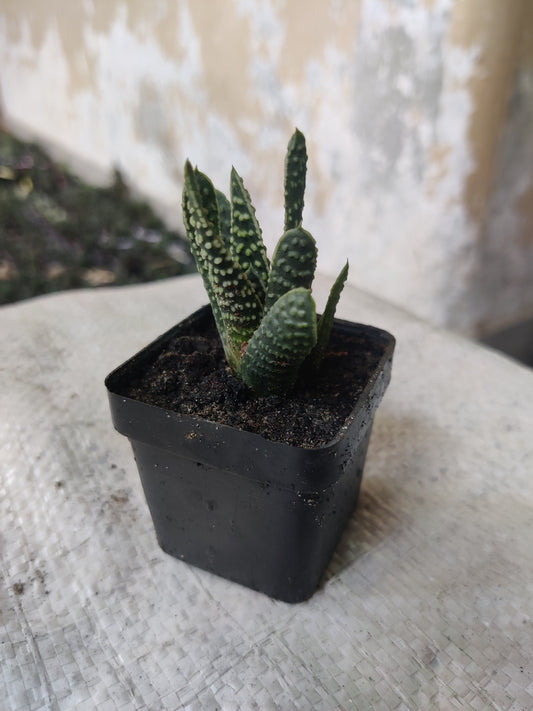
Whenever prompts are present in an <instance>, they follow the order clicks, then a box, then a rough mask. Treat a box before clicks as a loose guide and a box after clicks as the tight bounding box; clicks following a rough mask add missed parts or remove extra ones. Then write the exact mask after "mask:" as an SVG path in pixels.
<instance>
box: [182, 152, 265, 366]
mask: <svg viewBox="0 0 533 711" xmlns="http://www.w3.org/2000/svg"><path fill="white" fill-rule="evenodd" d="M183 205H184V215H185V226H186V230H187V236H188V238H189V241H190V246H191V252H192V254H193V256H194V259H195V261H196V264H197V266H198V270H199V272H200V274H201V275H202V278H203V280H204V285H205V288H206V291H207V294H208V296H209V300H210V301H211V306H212V309H213V315H214V317H215V321H216V324H217V328H218V331H219V333H220V337H221V340H222V344H223V347H224V351H225V353H226V358H227V360H228V362H229V364H230V365H231V366H232V367H233V368H236V367H237V363H238V361H239V358H240V351H241V346H242V344H243V343H245V342H247V341H248V340H249V338H250V337H251V335H252V334H253V333H254V331H255V330H256V328H257V326H258V325H259V323H260V321H261V316H262V312H263V305H262V302H261V300H260V299H259V298H258V296H257V294H256V292H255V289H254V287H253V285H252V284H251V283H250V281H249V280H248V278H247V277H246V275H245V274H244V273H243V271H242V269H241V268H240V266H239V265H238V264H236V263H235V262H234V260H233V258H232V256H231V254H230V253H229V251H228V250H227V248H226V246H225V244H224V241H223V239H222V237H221V235H220V222H219V217H218V207H217V198H216V193H215V189H214V188H213V186H212V184H211V182H210V181H209V179H208V178H207V177H206V176H205V175H203V174H202V173H200V172H199V171H198V170H193V168H192V166H191V165H190V163H187V164H186V167H185V186H184V195H183Z"/></svg>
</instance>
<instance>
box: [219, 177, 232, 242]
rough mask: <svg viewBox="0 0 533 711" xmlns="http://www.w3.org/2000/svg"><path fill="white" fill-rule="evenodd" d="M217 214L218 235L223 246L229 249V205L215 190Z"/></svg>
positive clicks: (226, 199)
mask: <svg viewBox="0 0 533 711" xmlns="http://www.w3.org/2000/svg"><path fill="white" fill-rule="evenodd" d="M215 192H216V196H217V204H218V214H219V218H220V234H221V236H222V239H223V240H224V244H225V245H226V247H228V248H229V246H230V241H231V205H230V201H229V200H228V198H227V197H226V196H225V195H224V193H223V192H222V191H221V190H216V191H215Z"/></svg>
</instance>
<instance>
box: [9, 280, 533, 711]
mask: <svg viewBox="0 0 533 711" xmlns="http://www.w3.org/2000/svg"><path fill="white" fill-rule="evenodd" d="M329 282H330V279H324V280H322V279H320V280H319V283H318V287H317V289H316V290H315V295H316V298H317V302H318V306H319V308H320V306H321V305H323V304H324V301H325V294H326V290H327V287H328V285H329ZM205 301H206V298H205V295H204V292H203V288H202V286H201V283H200V281H199V278H198V277H196V276H194V277H183V278H179V279H174V280H170V281H167V282H160V283H157V284H151V285H147V286H139V287H131V288H129V287H128V288H122V289H105V290H98V291H86V292H70V293H64V294H61V295H54V296H49V297H44V298H41V299H37V300H34V301H31V302H25V303H21V304H18V305H15V306H9V307H4V308H3V309H0V332H1V333H2V339H1V343H0V368H1V369H2V376H3V378H2V381H3V384H4V385H3V388H2V389H1V392H0V403H1V411H2V413H3V418H2V426H1V430H0V465H1V470H2V476H1V480H0V481H1V494H0V519H1V521H2V564H1V565H2V568H1V570H2V576H3V580H4V585H3V586H2V588H1V591H0V606H1V610H2V616H1V617H0V629H1V630H2V631H1V652H2V660H3V663H2V674H0V693H1V696H2V698H3V699H4V700H5V701H4V704H5V708H6V709H10V710H11V709H12V710H15V709H25V710H26V709H27V710H31V709H35V710H36V709H42V708H49V709H74V708H83V709H92V708H94V709H99V710H102V709H103V710H104V711H107V710H108V709H129V708H136V709H159V708H161V709H178V708H180V709H181V708H183V709H191V710H192V709H194V710H198V709H215V708H221V709H234V708H235V709H250V708H254V703H255V704H257V707H258V708H261V709H309V708H313V709H320V710H324V711H329V710H332V709H338V708H358V709H359V708H360V709H365V710H366V709H370V708H378V709H430V708H435V709H452V708H469V709H470V708H471V709H488V708H495V709H496V708H498V709H500V708H501V709H519V708H532V707H533V661H532V660H533V553H532V551H533V477H532V476H531V474H532V469H533V457H532V455H533V441H532V437H531V433H532V431H533V372H532V371H531V370H529V369H527V368H525V367H521V366H520V365H517V364H516V363H514V362H512V361H510V360H507V359H505V358H504V357H501V356H499V355H498V354H496V353H494V352H491V351H489V350H485V349H483V348H482V347H479V346H477V345H475V344H473V343H470V342H469V341H466V340H463V339H461V338H458V337H456V336H453V335H450V334H449V333H447V332H444V331H439V330H436V329H434V328H432V327H430V326H428V325H426V324H425V323H423V322H421V321H419V320H417V319H415V318H413V317H412V316H410V315H409V314H407V313H405V312H402V311H400V310H398V309H396V308H393V307H392V306H390V305H388V304H385V303H383V302H380V301H379V300H377V299H375V298H373V297H371V296H369V295H368V294H365V293H363V292H359V291H358V290H357V289H355V288H353V287H348V288H347V291H346V293H345V294H344V295H343V298H342V300H341V304H340V305H339V316H341V317H343V318H349V319H352V320H356V321H361V322H366V323H372V324H374V325H376V326H379V327H383V328H386V329H387V330H390V331H391V332H392V333H393V334H394V335H395V336H396V337H397V339H398V345H397V351H396V356H395V363H394V367H393V379H392V383H391V386H390V388H389V390H388V392H387V394H386V396H385V399H384V401H383V403H382V405H381V408H380V410H379V411H378V414H377V418H376V423H375V429H374V432H373V435H372V440H371V444H370V450H369V454H368V460H367V467H366V471H365V476H364V478H363V487H362V496H361V500H360V504H359V507H358V510H357V512H356V515H355V516H354V517H353V519H352V521H351V523H350V525H349V528H348V531H347V533H346V535H345V537H344V539H343V541H342V544H341V546H340V548H339V550H338V552H337V554H336V556H335V558H334V561H333V563H332V565H331V566H330V569H329V571H328V574H327V578H326V580H325V582H324V584H323V586H322V588H321V589H320V590H319V591H318V593H317V594H316V595H315V596H314V597H313V598H312V599H311V600H310V601H309V602H308V603H305V604H302V605H297V606H290V605H285V604H283V603H279V602H275V601H272V600H270V599H268V598H267V597H265V596H263V595H260V594H256V593H253V592H251V591H249V590H247V589H245V588H241V587H239V586H237V585H233V584H231V583H229V582H226V581H224V580H221V579H219V578H216V577H214V576H211V575H209V574H208V573H204V572H201V571H198V570H195V569H193V568H190V567H188V566H187V565H185V564H181V563H179V562H177V561H175V560H174V559H172V558H169V557H168V556H166V555H165V554H164V553H162V552H161V551H160V550H159V548H158V547H157V544H156V542H155V539H154V535H153V531H152V527H151V521H150V518H149V515H148V511H147V509H146V504H145V502H144V498H143V495H142V491H141V488H140V484H139V481H138V476H137V472H136V468H135V463H134V461H133V458H132V455H131V451H130V449H129V445H128V444H127V442H126V441H125V440H124V439H123V438H122V437H120V436H119V435H118V434H116V433H115V432H114V431H113V429H112V427H111V423H110V418H109V414H108V409H107V400H106V393H105V389H104V387H103V380H104V376H105V375H106V374H107V373H108V372H109V371H110V370H111V369H112V368H113V367H115V366H116V365H118V364H119V363H121V362H122V361H123V360H125V359H126V358H127V357H129V356H130V355H131V354H132V353H133V352H134V351H135V350H137V349H139V348H140V347H141V346H143V345H144V344H146V343H147V342H148V341H149V340H151V339H152V338H154V337H155V336H156V335H158V334H159V333H160V332H162V331H163V330H165V329H167V328H169V327H170V326H171V325H172V324H173V323H175V322H176V321H178V320H179V319H180V318H182V317H183V316H185V315H186V314H187V313H190V312H191V311H192V310H193V309H195V308H196V307H198V306H199V305H201V304H202V303H205Z"/></svg>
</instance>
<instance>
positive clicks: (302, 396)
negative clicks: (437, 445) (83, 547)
mask: <svg viewBox="0 0 533 711" xmlns="http://www.w3.org/2000/svg"><path fill="white" fill-rule="evenodd" d="M379 334H380V332H379V331H372V332H370V333H369V332H365V331H364V329H363V328H362V329H361V331H360V332H359V333H356V334H352V333H346V332H344V331H340V330H339V331H337V330H334V331H333V333H332V335H331V339H330V344H329V348H328V351H327V353H326V355H325V357H324V360H323V362H322V365H321V367H320V369H319V371H318V373H316V374H313V375H312V377H310V376H309V374H307V375H306V377H302V378H301V379H300V380H299V381H298V383H297V384H296V387H295V388H294V390H293V391H291V392H290V393H288V394H286V395H283V396H280V395H269V396H257V395H255V394H254V393H253V392H252V391H251V390H250V389H249V388H248V387H247V386H246V385H245V384H244V383H243V382H242V381H240V380H239V379H238V378H237V377H236V376H235V375H234V374H233V372H232V371H231V370H230V368H229V367H228V365H227V363H226V360H225V357H224V351H223V349H222V344H221V342H220V339H219V336H218V332H217V330H216V327H215V325H214V322H213V321H212V320H211V322H210V324H209V326H208V328H207V329H206V328H205V327H203V328H202V332H201V333H200V332H197V331H196V330H195V327H194V325H191V327H190V329H189V332H188V333H187V334H186V335H180V336H178V337H175V338H173V339H172V340H170V342H169V343H168V344H167V346H166V347H165V348H164V350H163V351H162V352H160V353H159V355H158V356H157V357H156V359H155V361H153V362H152V363H149V364H148V365H147V366H145V367H144V369H143V371H142V373H141V374H140V375H139V376H138V377H137V379H136V380H135V381H134V382H132V383H131V385H129V386H127V387H125V388H124V391H123V393H122V394H123V395H125V396H126V397H131V398H133V399H134V400H140V401H142V402H145V403H148V404H150V405H156V406H158V407H161V408H164V409H166V410H172V411H175V412H178V413H181V414H187V415H191V416H196V417H201V418H203V419H206V420H210V421H211V422H216V423H217V424H226V425H230V426H232V427H236V428H239V429H242V430H246V431H248V432H255V433H257V434H261V435H262V436H263V437H265V438H266V439H268V440H271V441H275V442H286V443H288V444H293V445H296V446H300V447H308V448H312V447H318V446H322V445H325V444H327V442H329V441H330V440H331V439H333V438H334V437H335V435H336V434H337V432H338V431H339V429H340V427H342V425H343V423H344V422H345V420H346V418H347V417H348V416H349V414H350V413H351V411H352V409H353V407H354V403H355V401H356V399H357V397H358V396H359V395H360V393H361V391H362V390H363V388H364V387H365V385H366V383H367V382H368V377H369V374H370V373H371V372H372V371H373V370H374V368H375V367H376V365H377V363H378V361H379V359H380V358H381V356H382V355H383V350H384V345H385V342H384V340H382V338H380V335H379Z"/></svg>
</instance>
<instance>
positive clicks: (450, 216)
mask: <svg viewBox="0 0 533 711" xmlns="http://www.w3.org/2000/svg"><path fill="white" fill-rule="evenodd" d="M531 8H532V4H531V2H530V1H528V0H507V1H506V2H505V3H503V2H501V0H418V1H416V0H330V1H329V2H326V1H325V0H324V1H322V2H319V3H309V2H304V1H303V0H291V1H290V2H289V1H288V0H217V2H210V1H209V0H154V2H151V3H145V2H142V0H128V2H125V0H85V1H82V0H79V1H73V0H47V2H46V3H44V2H41V0H26V2H24V3H20V2H19V0H3V3H2V6H1V8H0V82H1V84H0V87H1V92H2V93H1V101H2V110H3V116H4V122H5V123H6V124H7V125H8V126H9V127H10V128H12V129H15V130H16V131H18V132H19V133H26V134H30V135H31V136H33V137H36V138H40V139H44V140H45V141H47V142H48V143H52V144H53V145H55V147H56V148H57V149H59V150H60V151H61V152H62V154H63V155H68V156H71V157H72V159H76V160H77V161H78V163H80V162H81V164H82V165H84V166H85V168H88V167H92V168H93V169H94V171H95V175H100V176H101V175H104V174H105V173H106V172H109V170H110V169H111V167H112V166H113V165H117V166H118V167H120V169H121V170H122V171H123V173H124V174H125V176H126V178H127V180H128V181H129V182H130V183H131V184H133V186H134V187H135V188H136V189H138V190H139V191H141V192H143V193H145V194H147V195H148V196H150V197H152V198H153V199H154V200H155V201H157V203H158V204H159V205H162V206H163V207H167V208H170V209H171V211H172V214H174V215H175V216H178V215H179V201H180V190H181V173H182V168H183V163H184V161H185V158H186V157H190V158H191V160H192V161H193V162H195V163H197V164H198V165H199V167H200V168H201V169H202V170H204V171H206V172H207V173H208V174H210V175H211V177H212V178H213V179H214V181H215V182H216V184H217V185H218V186H219V187H222V188H223V187H225V186H226V185H227V182H228V174H229V168H230V166H231V164H232V163H233V164H235V166H236V167H237V168H238V169H239V172H240V173H241V174H242V175H243V176H244V178H245V181H246V184H247V186H248V188H249V190H250V192H251V194H252V196H253V198H254V201H255V203H256V206H257V210H258V214H259V217H260V220H261V221H262V224H263V226H264V231H265V237H266V240H267V242H268V243H269V246H270V247H272V245H273V244H274V243H275V241H276V239H277V238H278V236H279V232H280V226H281V224H282V192H281V186H282V171H283V155H284V149H285V144H286V142H287V140H288V138H289V136H290V134H291V132H292V130H293V127H294V126H298V127H299V128H300V129H301V130H303V131H304V133H305V134H306V137H307V140H308V151H309V153H310V162H309V182H308V191H307V206H306V210H305V213H304V217H305V223H306V226H307V228H308V229H310V230H311V231H312V232H313V233H314V234H315V236H316V237H317V240H318V242H319V248H320V253H319V265H320V268H321V269H322V270H325V271H330V272H335V271H337V270H338V269H339V268H340V267H341V265H342V264H343V261H344V257H345V255H346V254H347V255H348V256H349V258H350V264H351V277H350V278H351V280H352V281H353V282H354V283H356V284H358V285H359V286H362V287H364V288H367V289H370V290H372V291H374V292H379V293H382V294H384V295H385V296H386V297H387V298H389V299H391V300H393V301H395V302H396V303H399V304H401V305H404V306H406V307H407V308H409V309H410V310H412V311H414V312H415V313H417V314H419V315H421V316H423V317H426V318H428V319H430V320H432V321H433V322H435V323H438V324H444V325H448V326H451V327H454V328H457V329H459V330H462V331H464V332H467V333H475V332H477V331H479V330H480V329H484V330H487V329H490V328H491V327H492V326H494V325H499V324H500V323H504V322H505V321H507V320H510V319H512V318H513V316H514V315H515V314H516V313H518V312H520V315H527V314H532V313H533V280H531V279H530V278H529V275H530V274H531V273H532V268H533V250H532V240H531V231H532V230H531V227H532V225H533V208H532V202H533V168H532V166H533V161H532V160H531V157H532V153H533V135H532V132H531V131H530V126H531V119H532V114H533V91H532V79H533V67H532V64H533V62H532V56H531V47H532V46H533V42H532V41H531V30H532V27H533V13H532V11H531ZM528 33H529V38H530V41H529V44H528V42H527V38H528ZM510 97H511V101H510V102H509V98H510Z"/></svg>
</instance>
